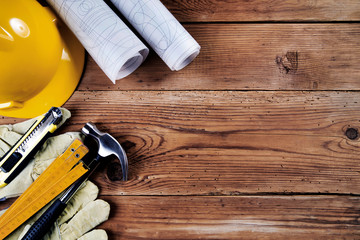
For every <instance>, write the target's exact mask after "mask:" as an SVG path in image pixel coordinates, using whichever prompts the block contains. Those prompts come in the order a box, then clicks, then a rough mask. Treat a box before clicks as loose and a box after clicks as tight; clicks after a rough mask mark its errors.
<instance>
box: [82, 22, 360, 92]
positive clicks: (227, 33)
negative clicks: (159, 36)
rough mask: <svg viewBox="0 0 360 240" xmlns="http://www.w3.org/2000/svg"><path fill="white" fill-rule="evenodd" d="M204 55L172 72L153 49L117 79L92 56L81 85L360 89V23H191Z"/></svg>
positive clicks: (111, 87)
mask: <svg viewBox="0 0 360 240" xmlns="http://www.w3.org/2000/svg"><path fill="white" fill-rule="evenodd" d="M185 27H186V28H187V29H188V30H189V31H190V32H191V33H192V35H193V36H194V37H195V38H196V39H197V40H198V41H199V43H200V45H201V47H202V49H201V54H200V55H199V56H198V58H196V59H195V61H194V62H193V63H192V64H191V65H189V66H188V67H186V68H185V69H183V70H181V71H178V72H172V71H171V70H170V69H169V68H168V67H167V66H166V65H165V63H163V62H162V61H161V59H160V58H159V57H158V56H157V55H156V54H155V53H154V52H151V53H150V56H149V57H148V58H147V59H146V60H145V62H144V64H143V65H141V66H140V68H139V69H137V70H136V71H135V72H134V73H133V74H131V75H130V76H128V77H126V78H125V79H121V80H119V81H117V84H115V85H114V84H113V83H112V82H111V81H109V79H108V78H107V77H106V76H105V74H104V73H103V72H102V71H101V70H100V68H99V67H98V66H97V65H96V63H95V62H94V61H93V60H92V59H91V58H90V59H89V61H88V64H87V68H86V72H85V77H84V80H83V81H82V83H81V84H80V86H79V90H252V89H257V90H279V89H280V90H359V89H360V81H359V79H360V65H359V62H360V40H359V39H360V25H359V24H348V23H346V24H345V23H342V24H210V25H209V24H194V25H185Z"/></svg>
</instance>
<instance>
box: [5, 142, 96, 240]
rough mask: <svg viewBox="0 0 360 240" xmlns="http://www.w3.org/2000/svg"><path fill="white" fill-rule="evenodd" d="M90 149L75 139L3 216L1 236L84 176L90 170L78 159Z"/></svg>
mask: <svg viewBox="0 0 360 240" xmlns="http://www.w3.org/2000/svg"><path fill="white" fill-rule="evenodd" d="M88 151H89V150H88V149H87V147H86V146H85V145H84V144H83V143H82V142H81V141H80V140H75V141H74V142H73V143H72V144H71V145H70V147H69V148H68V149H67V150H66V151H65V152H64V153H63V154H62V155H60V156H59V157H57V158H56V159H55V160H54V161H53V162H52V163H51V165H50V166H49V167H48V168H47V169H46V170H45V171H44V172H43V173H42V174H41V175H40V176H39V177H38V178H37V179H36V180H35V181H34V182H33V183H32V184H31V185H30V187H29V188H28V189H27V190H26V191H25V192H24V193H23V194H22V195H21V196H20V197H19V198H18V199H17V200H16V201H15V202H14V203H13V204H12V205H11V207H10V208H9V209H8V210H6V212H5V213H4V214H3V215H2V216H1V217H0V239H4V238H5V237H6V236H7V235H9V234H10V233H11V232H12V231H14V230H15V229H16V228H18V227H19V226H20V225H21V224H23V223H24V222H25V221H26V220H28V219H29V218H30V217H31V216H33V215H34V214H35V213H36V212H37V211H39V210H40V209H41V208H43V207H44V206H45V205H46V204H48V203H49V202H50V201H51V200H53V199H54V198H55V197H56V196H58V195H59V194H60V193H61V192H63V191H64V190H65V189H66V188H68V187H69V186H70V185H71V184H72V183H74V182H75V181H76V180H77V179H78V178H80V177H81V176H82V175H84V174H85V173H86V172H87V171H88V169H87V168H86V167H85V166H84V164H83V163H82V162H81V161H79V160H81V159H82V158H83V157H84V156H85V155H86V153H87V152H88Z"/></svg>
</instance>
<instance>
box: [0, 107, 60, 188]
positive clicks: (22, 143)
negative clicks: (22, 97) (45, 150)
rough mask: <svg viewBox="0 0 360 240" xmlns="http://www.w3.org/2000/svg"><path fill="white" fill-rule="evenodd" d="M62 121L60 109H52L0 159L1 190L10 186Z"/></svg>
mask: <svg viewBox="0 0 360 240" xmlns="http://www.w3.org/2000/svg"><path fill="white" fill-rule="evenodd" d="M61 120H62V112H61V110H60V108H57V107H52V108H51V109H50V110H49V111H48V112H47V113H45V114H43V115H41V116H39V117H37V118H36V120H35V122H34V123H33V124H32V125H31V127H30V128H29V129H28V130H27V131H26V133H25V134H24V135H23V136H22V137H21V138H20V139H19V140H18V141H17V142H16V143H15V145H14V146H12V147H11V148H10V150H9V151H8V152H6V153H5V155H4V156H3V157H2V158H0V188H2V187H4V186H6V185H7V184H9V183H10V182H11V181H12V180H13V179H14V178H15V177H16V176H17V175H18V174H19V173H20V172H21V171H22V170H23V169H24V168H25V167H26V166H27V164H28V163H29V161H30V160H31V159H32V157H33V156H34V155H35V154H36V152H37V151H38V150H39V149H40V147H41V146H42V145H43V143H44V142H45V140H46V139H47V138H48V137H49V136H50V135H51V134H52V133H53V132H54V131H55V130H56V129H57V128H58V126H59V123H60V122H61Z"/></svg>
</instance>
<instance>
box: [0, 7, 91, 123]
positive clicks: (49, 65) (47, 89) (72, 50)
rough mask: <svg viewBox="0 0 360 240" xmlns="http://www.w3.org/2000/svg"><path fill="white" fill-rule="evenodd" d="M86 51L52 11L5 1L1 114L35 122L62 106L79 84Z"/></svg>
mask: <svg viewBox="0 0 360 240" xmlns="http://www.w3.org/2000/svg"><path fill="white" fill-rule="evenodd" d="M84 58H85V50H84V48H83V47H82V45H81V44H80V42H79V41H78V40H77V39H76V37H75V36H74V35H73V34H72V33H71V31H70V30H69V29H68V28H67V27H66V26H65V24H64V23H63V22H61V21H60V19H59V18H58V17H57V16H55V15H54V14H53V13H52V11H51V10H50V9H49V8H48V7H44V6H42V5H41V4H40V3H38V2H37V1H35V0H1V2H0V115H3V116H9V117H20V118H30V117H35V116H38V115H41V114H43V113H45V112H47V111H48V110H49V109H50V107H52V106H54V107H59V106H61V105H63V104H64V103H65V102H66V101H67V99H68V98H69V97H70V96H71V94H72V93H73V92H74V90H75V88H76V86H77V85H78V83H79V80H80V78H81V74H82V71H83V67H84Z"/></svg>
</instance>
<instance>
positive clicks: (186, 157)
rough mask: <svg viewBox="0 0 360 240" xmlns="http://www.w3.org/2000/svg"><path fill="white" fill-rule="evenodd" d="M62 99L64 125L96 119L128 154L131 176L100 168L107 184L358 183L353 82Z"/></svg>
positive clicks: (197, 187)
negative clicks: (345, 88) (322, 88)
mask: <svg viewBox="0 0 360 240" xmlns="http://www.w3.org/2000/svg"><path fill="white" fill-rule="evenodd" d="M79 103H81V104H79ZM65 107H67V108H68V109H70V110H71V111H72V112H73V117H72V118H71V120H70V122H69V124H68V126H66V130H79V129H80V128H81V126H82V125H83V124H84V122H86V121H92V122H95V123H97V124H99V126H100V127H102V128H104V130H107V131H109V132H110V133H112V134H113V135H114V136H116V137H117V139H119V140H120V141H121V142H122V143H123V144H124V147H125V148H126V151H127V153H128V155H129V163H130V167H129V169H130V173H129V174H130V180H129V181H128V182H127V183H126V184H124V183H122V182H119V181H115V182H112V181H111V180H109V178H108V177H107V169H104V170H103V172H102V174H100V175H98V176H97V178H96V179H97V180H96V182H97V183H98V184H99V185H100V186H101V191H102V194H112V195H114V194H115V195H116V194H128V195H134V194H135V195H233V194H235V195H236V194H238V193H257V192H285V193H288V192H308V193H318V192H322V193H328V192H330V193H353V194H359V193H360V192H359V189H360V174H359V172H360V165H359V164H358V163H359V161H360V157H359V141H358V138H356V139H354V140H352V139H349V138H348V137H347V136H346V131H347V130H348V129H354V130H356V131H357V129H359V127H360V123H359V120H360V100H359V94H358V93H357V92H318V91H315V92H280V91H274V92H272V91H265V92H259V91H257V92H253V91H249V92H239V91H228V92H223V91H220V92H218V91H204V92H203V91H200V92H198V91H175V92H172V91H165V92H164V91H158V92H156V91H150V92H148V91H134V92H132V91H124V92H118V91H96V92H87V91H82V92H77V93H75V94H74V95H73V97H72V98H71V99H70V101H68V102H67V104H66V105H65ZM112 167H114V166H113V165H110V167H109V169H111V168H112ZM110 175H111V174H110ZM112 178H114V176H110V179H112Z"/></svg>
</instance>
